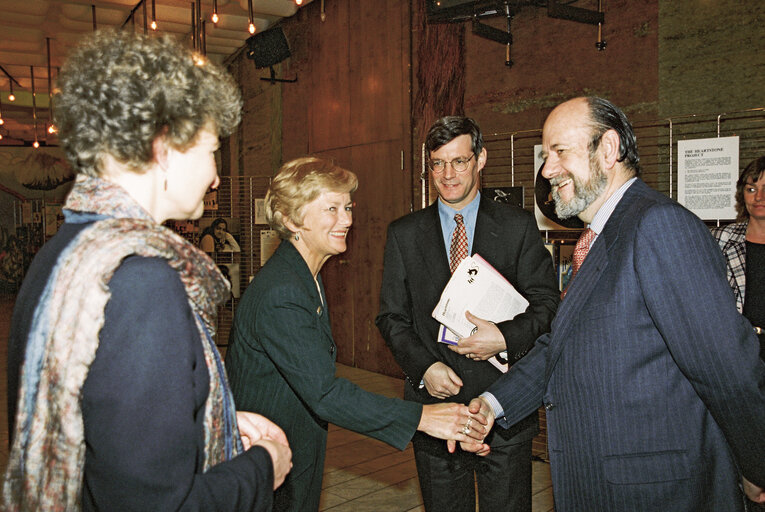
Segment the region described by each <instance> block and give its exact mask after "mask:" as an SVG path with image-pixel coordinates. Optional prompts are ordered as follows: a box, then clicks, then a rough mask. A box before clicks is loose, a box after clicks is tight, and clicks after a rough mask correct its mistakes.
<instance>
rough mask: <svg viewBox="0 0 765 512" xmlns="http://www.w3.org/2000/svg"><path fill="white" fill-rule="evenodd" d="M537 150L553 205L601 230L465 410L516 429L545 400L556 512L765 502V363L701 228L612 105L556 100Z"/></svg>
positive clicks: (694, 509)
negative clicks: (645, 173)
mask: <svg viewBox="0 0 765 512" xmlns="http://www.w3.org/2000/svg"><path fill="white" fill-rule="evenodd" d="M543 151H544V153H545V156H546V163H545V166H544V168H543V171H542V173H543V175H544V176H545V177H547V178H548V179H550V182H551V185H552V188H553V198H554V199H555V202H556V211H557V214H558V215H559V216H560V217H563V218H565V217H570V216H573V215H577V216H578V217H579V218H580V219H581V220H582V221H584V222H585V224H587V225H589V228H591V229H592V230H593V231H594V232H595V235H596V237H595V239H594V241H592V242H591V243H590V245H589V253H588V254H587V256H586V258H585V259H584V263H583V264H582V266H581V268H580V270H579V272H578V274H577V275H576V276H575V277H574V279H573V280H572V282H571V285H570V287H569V289H568V292H567V294H566V297H565V299H564V300H563V302H562V303H561V305H560V307H559V309H558V313H557V315H556V318H555V320H554V321H553V324H552V332H551V333H550V334H546V335H543V336H542V337H540V338H539V339H538V340H537V342H536V344H535V346H534V348H533V349H532V350H531V352H530V353H529V354H528V355H527V356H526V357H525V358H523V359H522V360H520V361H519V362H518V363H517V364H516V365H514V366H513V367H512V368H511V370H510V371H509V372H508V373H507V374H505V375H504V376H503V377H501V378H500V379H499V380H498V381H497V382H496V383H495V384H493V385H492V386H491V387H489V389H488V390H487V392H486V393H484V394H483V395H482V396H481V397H480V398H478V399H475V400H474V401H473V402H472V403H471V407H473V408H475V409H477V408H479V407H480V408H482V409H483V410H484V411H485V412H487V413H489V414H490V415H491V412H492V411H493V415H494V416H495V417H496V422H497V423H498V424H500V425H501V426H502V427H508V426H510V425H512V424H513V423H515V422H516V421H518V420H519V419H520V418H523V417H524V416H525V415H526V414H528V412H529V411H532V410H534V409H535V408H537V407H538V406H539V405H540V404H544V406H545V408H546V409H547V426H548V442H549V452H550V464H551V470H552V480H553V493H554V496H555V509H556V510H557V511H558V512H569V511H600V512H603V511H631V512H634V511H662V512H664V511H672V512H679V511H688V512H700V511H709V512H720V511H743V510H744V506H745V505H744V493H746V495H747V496H748V497H749V498H751V499H753V500H755V501H758V502H760V503H763V502H765V492H763V487H765V364H763V362H762V361H761V360H760V359H759V357H758V356H757V354H758V350H759V345H758V341H757V337H756V336H755V334H754V331H753V329H752V326H751V325H750V324H749V323H748V321H747V320H746V319H745V318H744V317H742V316H741V315H740V314H739V313H738V312H737V311H736V308H735V302H734V299H733V294H732V292H731V290H730V287H729V286H728V284H727V281H726V279H725V272H724V264H723V259H722V256H721V254H720V251H719V249H718V248H717V246H716V244H715V242H714V240H713V239H712V237H711V236H710V235H709V232H708V230H707V228H706V226H705V225H704V224H703V223H702V222H701V221H700V220H699V219H698V218H697V217H695V216H694V215H693V214H692V213H690V212H689V211H688V210H686V209H685V208H683V207H682V206H680V205H679V204H677V203H676V202H674V201H672V200H671V199H669V198H667V197H666V196H664V195H662V194H660V193H658V192H656V191H654V190H652V189H651V188H649V187H648V186H647V185H646V184H645V183H644V182H643V181H642V180H640V178H638V177H637V176H638V173H639V167H638V153H637V145H636V141H635V136H634V133H633V131H632V127H631V126H630V124H629V121H627V118H626V117H625V116H624V114H623V113H622V112H621V110H619V109H618V108H617V107H615V106H614V105H613V104H611V103H610V102H608V101H606V100H602V99H600V98H577V99H574V100H570V101H568V102H566V103H563V104H562V105H559V106H558V107H557V108H556V109H554V110H553V112H552V113H551V114H550V116H549V117H548V119H547V121H546V122H545V126H544V131H543ZM742 488H743V490H744V492H742Z"/></svg>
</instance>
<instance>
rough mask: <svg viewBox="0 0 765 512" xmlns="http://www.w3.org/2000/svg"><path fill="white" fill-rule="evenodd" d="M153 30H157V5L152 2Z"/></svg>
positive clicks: (153, 0) (152, 0)
mask: <svg viewBox="0 0 765 512" xmlns="http://www.w3.org/2000/svg"><path fill="white" fill-rule="evenodd" d="M151 29H152V30H157V5H156V4H155V0H151Z"/></svg>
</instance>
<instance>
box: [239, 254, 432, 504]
mask: <svg viewBox="0 0 765 512" xmlns="http://www.w3.org/2000/svg"><path fill="white" fill-rule="evenodd" d="M319 283H321V281H320V280H319ZM321 294H322V298H323V295H324V287H323V285H322V286H321ZM322 298H320V297H319V290H318V289H317V287H316V283H315V282H314V280H313V277H312V276H311V272H310V271H309V269H308V266H307V265H306V263H305V261H304V260H303V258H302V256H301V255H300V253H298V251H297V249H295V247H294V246H293V245H292V244H291V243H290V242H287V241H283V242H282V243H281V245H280V246H279V247H278V248H277V250H276V252H275V253H274V254H273V256H271V258H270V259H269V260H268V262H267V263H266V265H265V266H264V267H263V268H262V269H261V270H260V271H259V272H258V274H257V275H256V276H255V279H253V281H252V283H250V285H249V286H248V287H247V290H246V291H245V293H244V294H243V295H242V300H241V302H240V303H239V306H238V307H237V310H236V316H235V318H234V325H233V329H232V332H231V345H230V347H229V349H228V353H227V354H226V370H227V372H228V376H229V381H230V384H231V389H232V392H233V394H234V399H235V402H236V406H237V409H240V410H247V411H254V412H257V413H260V414H263V415H264V416H266V417H268V418H270V419H271V420H272V421H274V422H275V423H276V424H277V425H279V426H280V427H282V429H284V431H285V433H286V434H287V438H288V439H289V441H290V445H291V447H292V461H293V469H292V471H291V473H290V475H289V477H288V480H289V484H296V485H298V486H304V487H311V489H312V490H311V494H312V495H311V496H309V498H308V502H306V503H310V505H303V504H302V503H294V502H291V503H290V505H291V507H292V508H291V509H290V510H299V511H301V512H303V511H307V510H315V509H316V508H317V507H318V501H319V494H320V492H321V475H322V471H323V460H324V450H325V444H326V429H327V422H332V423H334V424H336V425H339V426H341V427H344V428H347V429H350V430H353V431H356V432H360V433H362V434H366V435H368V436H371V437H374V438H375V439H379V440H381V441H384V442H386V443H388V444H390V445H393V446H395V447H396V448H398V449H401V450H403V449H404V448H405V447H406V445H407V444H408V443H409V441H410V440H411V438H412V436H413V435H414V432H415V430H416V429H417V425H418V424H419V421H420V416H421V414H422V406H421V405H420V404H416V403H412V402H404V401H402V400H398V399H394V398H387V397H384V396H381V395H377V394H374V393H369V392H367V391H364V390H363V389H361V388H359V387H358V386H356V385H355V384H352V383H351V382H349V381H347V380H345V379H341V378H336V377H335V360H336V356H337V354H336V346H335V342H334V340H333V338H332V331H331V328H330V322H329V312H328V311H327V308H326V306H325V305H326V303H327V301H326V298H323V301H322ZM322 304H324V305H322ZM442 443H444V444H446V443H445V442H444V441H442ZM315 466H318V467H315ZM309 472H312V473H314V476H313V477H311V476H310V473H309ZM306 475H308V476H307V477H306ZM301 477H302V478H304V479H305V481H301V480H300V479H301ZM296 480H297V482H296ZM282 487H284V486H282ZM281 490H282V488H280V489H279V491H281ZM279 491H277V507H275V508H279V506H278V504H279V503H280V499H281V497H280V496H278V493H279ZM301 492H304V489H300V490H298V491H296V495H299V494H300V493H301ZM288 501H290V500H288Z"/></svg>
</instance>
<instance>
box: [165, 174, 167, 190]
mask: <svg viewBox="0 0 765 512" xmlns="http://www.w3.org/2000/svg"><path fill="white" fill-rule="evenodd" d="M165 192H167V171H165Z"/></svg>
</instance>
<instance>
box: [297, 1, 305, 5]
mask: <svg viewBox="0 0 765 512" xmlns="http://www.w3.org/2000/svg"><path fill="white" fill-rule="evenodd" d="M295 5H303V0H295Z"/></svg>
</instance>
